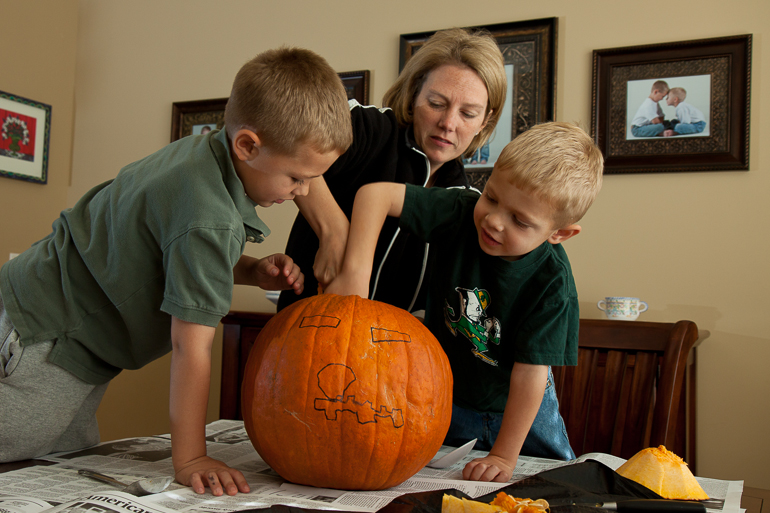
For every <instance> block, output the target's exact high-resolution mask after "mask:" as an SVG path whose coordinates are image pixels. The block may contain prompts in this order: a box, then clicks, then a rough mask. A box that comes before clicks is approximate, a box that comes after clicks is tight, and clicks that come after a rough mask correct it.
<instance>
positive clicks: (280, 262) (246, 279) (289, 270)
mask: <svg viewBox="0 0 770 513" xmlns="http://www.w3.org/2000/svg"><path fill="white" fill-rule="evenodd" d="M233 282H234V283H235V284H236V285H252V286H255V287H261V288H263V289H265V290H285V289H294V292H295V293H296V294H301V293H302V289H304V287H305V275H304V274H302V273H301V272H300V268H299V266H298V265H297V264H295V263H294V261H293V260H292V259H291V257H290V256H288V255H284V254H282V253H276V254H274V255H270V256H267V257H264V258H254V257H250V256H247V255H241V258H240V259H239V260H238V263H236V264H235V267H233Z"/></svg>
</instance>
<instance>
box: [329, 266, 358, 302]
mask: <svg viewBox="0 0 770 513" xmlns="http://www.w3.org/2000/svg"><path fill="white" fill-rule="evenodd" d="M324 294H339V295H340V296H350V295H353V294H355V295H357V296H361V297H362V298H364V299H366V298H368V297H369V275H368V274H367V273H363V274H362V275H361V276H358V277H356V276H354V275H353V274H352V273H349V272H342V273H340V274H339V275H338V276H337V277H336V278H335V279H334V281H332V282H331V283H330V284H329V285H328V286H327V287H326V288H324Z"/></svg>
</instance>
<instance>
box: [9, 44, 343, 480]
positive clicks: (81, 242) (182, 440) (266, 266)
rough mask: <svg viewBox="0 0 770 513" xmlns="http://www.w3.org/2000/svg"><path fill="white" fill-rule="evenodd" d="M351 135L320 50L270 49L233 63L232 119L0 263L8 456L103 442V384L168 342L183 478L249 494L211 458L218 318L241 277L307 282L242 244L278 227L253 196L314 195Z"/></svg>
mask: <svg viewBox="0 0 770 513" xmlns="http://www.w3.org/2000/svg"><path fill="white" fill-rule="evenodd" d="M351 142H352V127H351V122H350V113H349V110H348V103H347V95H346V93H345V89H344V87H343V85H342V82H341V81H340V79H339V76H338V75H337V73H336V72H335V71H334V70H333V69H332V68H331V67H330V66H329V64H328V63H327V62H326V60H324V59H323V58H322V57H320V56H319V55H317V54H315V53H313V52H310V51H308V50H304V49H298V48H280V49H277V50H270V51H266V52H264V53H261V54H259V55H257V56H256V57H255V58H254V59H252V60H250V61H249V62H247V63H246V64H244V66H243V67H242V68H241V69H240V71H239V72H238V74H237V75H236V77H235V80H234V83H233V88H232V91H231V94H230V98H229V101H228V103H227V107H226V109H225V129H224V130H213V131H211V132H209V133H207V134H205V135H196V136H190V137H185V138H183V139H181V140H179V141H176V142H174V143H172V144H170V145H168V146H166V147H165V148H163V149H161V150H159V151H158V152H156V153H154V154H152V155H150V156H148V157H146V158H144V159H142V160H140V161H138V162H134V163H132V164H129V165H128V166H126V167H125V168H123V169H122V170H121V171H120V172H119V173H118V175H117V176H116V177H115V179H114V180H110V181H109V182H107V183H104V184H101V185H99V186H96V187H94V188H93V189H92V190H91V191H89V192H88V193H86V194H85V195H84V196H83V197H82V198H81V199H80V200H79V201H78V202H77V204H76V205H75V206H74V207H73V208H71V209H67V210H65V211H63V212H62V213H61V216H60V217H59V219H57V220H56V221H55V222H54V224H53V232H52V233H51V235H49V236H48V237H46V238H45V239H43V240H41V241H39V242H37V243H36V244H34V245H33V246H32V247H31V248H30V249H28V250H27V251H25V252H24V253H22V254H21V255H20V256H18V257H17V258H15V259H14V260H12V261H10V262H8V263H6V264H5V265H4V266H3V267H2V269H0V462H5V461H15V460H21V459H26V458H35V457H40V456H43V455H45V454H47V453H49V452H57V451H72V450H76V449H81V448H84V447H87V446H89V445H93V444H95V443H97V442H98V441H99V430H98V426H97V423H96V417H95V412H96V409H97V407H98V405H99V402H100V401H101V398H102V395H103V394H104V391H105V389H106V386H107V383H108V382H109V381H110V380H111V379H112V378H113V377H115V376H116V375H117V374H118V373H119V372H121V370H123V369H136V368H140V367H142V366H144V365H146V364H147V363H149V362H150V361H153V360H155V359H157V358H159V357H161V356H163V355H164V354H166V353H168V352H169V351H171V389H170V401H169V402H170V404H169V411H170V426H171V427H170V431H171V440H172V449H171V452H172V460H173V465H174V471H175V473H176V479H177V480H178V481H179V482H180V483H182V484H184V485H187V486H192V487H193V489H194V490H195V491H196V492H198V493H204V491H205V487H209V488H210V489H211V491H212V493H213V494H214V495H222V493H223V492H226V493H228V494H230V495H234V494H236V493H237V492H238V491H241V492H248V491H249V487H248V484H247V483H246V480H245V479H244V477H243V475H242V474H241V473H240V472H239V471H237V470H234V469H232V468H229V467H228V466H227V465H226V464H224V463H223V462H221V461H217V460H215V459H212V458H210V457H208V456H207V454H206V440H205V419H206V408H207V406H206V404H207V400H208V395H209V384H210V375H209V374H210V369H211V346H212V342H213V340H214V333H215V329H216V326H217V325H218V324H219V321H220V319H221V318H222V317H223V316H225V315H226V314H227V312H228V310H229V308H230V303H231V300H232V292H233V285H234V284H243V285H253V286H259V287H262V288H264V289H267V290H283V289H293V290H294V291H295V292H296V293H301V292H302V289H303V285H304V276H303V275H302V273H301V272H300V269H299V268H298V267H297V266H296V265H295V264H294V263H293V261H292V260H291V258H289V257H287V256H286V255H282V254H276V255H271V256H267V257H264V258H261V259H260V258H252V257H249V256H246V255H244V254H243V251H244V249H245V244H246V242H262V240H264V237H266V236H267V235H268V234H269V233H270V231H269V229H268V228H267V226H266V225H265V224H264V223H263V222H262V220H261V219H259V217H258V216H257V213H256V209H255V207H256V206H257V205H258V206H261V207H269V206H271V205H273V204H274V203H282V202H284V201H289V200H293V199H294V197H296V196H304V195H306V194H307V193H308V189H309V185H310V183H311V181H312V180H313V179H315V178H317V177H319V176H321V175H322V174H323V173H324V172H326V170H327V169H328V168H329V166H330V165H331V164H332V163H333V162H334V161H335V160H336V159H337V157H338V156H339V155H341V154H342V153H343V152H344V151H345V150H346V149H347V148H348V147H349V146H350V144H351Z"/></svg>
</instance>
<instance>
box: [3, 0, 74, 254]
mask: <svg viewBox="0 0 770 513" xmlns="http://www.w3.org/2000/svg"><path fill="white" fill-rule="evenodd" d="M0 20H2V22H1V24H2V27H3V28H2V30H1V31H0V32H2V37H3V40H4V41H6V43H5V44H4V45H3V50H2V51H0V91H3V92H6V93H10V94H14V95H18V96H22V97H24V98H29V99H30V100H34V101H37V102H41V103H46V104H48V105H51V142H50V153H49V161H48V183H47V184H44V185H43V184H39V183H33V182H26V181H23V180H16V179H11V178H7V177H0V264H2V263H3V262H5V261H6V260H8V256H9V254H10V253H21V252H22V251H24V250H25V249H26V248H28V247H29V246H30V244H32V243H33V242H35V241H36V240H38V239H40V238H42V237H44V236H45V235H47V234H48V233H50V231H51V223H52V222H53V220H54V219H56V217H58V215H59V212H60V211H61V210H62V208H64V207H65V206H66V202H67V190H68V188H69V185H70V170H71V160H72V124H73V116H74V109H75V105H74V101H75V54H76V44H77V41H76V40H77V30H78V15H77V0H66V1H61V2H54V1H46V2H42V1H41V2H15V1H13V0H0Z"/></svg>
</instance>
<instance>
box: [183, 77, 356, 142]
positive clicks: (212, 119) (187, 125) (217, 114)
mask: <svg viewBox="0 0 770 513" xmlns="http://www.w3.org/2000/svg"><path fill="white" fill-rule="evenodd" d="M338 75H339V76H340V79H341V80H342V85H343V86H344V87H345V91H346V92H347V94H348V99H349V100H350V99H354V100H356V101H358V103H360V104H361V105H367V104H368V103H369V70H361V71H345V72H342V73H338ZM227 100H228V99H227V98H215V99H212V100H193V101H187V102H174V103H173V104H172V106H171V142H174V141H176V140H177V139H181V138H182V137H185V136H188V135H192V134H194V133H200V130H201V129H202V128H203V127H208V128H222V127H223V126H224V125H225V106H226V105H227Z"/></svg>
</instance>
